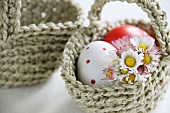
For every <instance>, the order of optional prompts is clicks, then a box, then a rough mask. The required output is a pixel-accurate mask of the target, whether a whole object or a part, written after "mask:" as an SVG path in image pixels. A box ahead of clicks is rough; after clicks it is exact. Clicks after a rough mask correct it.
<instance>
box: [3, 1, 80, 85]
mask: <svg viewBox="0 0 170 113" xmlns="http://www.w3.org/2000/svg"><path fill="white" fill-rule="evenodd" d="M81 11H82V10H81V8H80V7H79V5H77V4H74V3H73V2H72V1H70V0H1V1H0V87H14V86H23V85H30V84H35V83H38V82H42V81H44V80H46V79H47V78H48V77H49V76H51V75H52V74H53V73H54V71H55V70H56V69H57V68H58V67H59V66H60V61H61V55H62V52H63V49H64V46H65V43H66V42H67V41H68V39H69V37H70V36H71V34H72V33H73V32H74V31H75V30H76V29H77V28H79V27H80V26H81V25H82V22H83V15H82V12H81Z"/></svg>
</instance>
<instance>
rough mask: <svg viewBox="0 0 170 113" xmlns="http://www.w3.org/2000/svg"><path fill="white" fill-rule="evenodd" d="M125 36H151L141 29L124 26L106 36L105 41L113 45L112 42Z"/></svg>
mask: <svg viewBox="0 0 170 113" xmlns="http://www.w3.org/2000/svg"><path fill="white" fill-rule="evenodd" d="M123 36H149V34H148V33H146V32H145V31H144V30H142V29H140V28H139V27H136V26H132V25H123V26H120V27H116V28H114V29H112V30H111V31H109V32H108V33H107V35H106V36H105V38H104V41H106V42H108V43H112V41H115V40H117V39H119V38H122V37H123Z"/></svg>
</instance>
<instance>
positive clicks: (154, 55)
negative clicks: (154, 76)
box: [143, 46, 161, 72]
mask: <svg viewBox="0 0 170 113" xmlns="http://www.w3.org/2000/svg"><path fill="white" fill-rule="evenodd" d="M160 57H161V55H160V51H159V48H158V47H156V46H155V47H153V48H152V49H151V50H150V51H149V52H147V53H145V54H144V59H143V63H144V66H145V67H146V68H147V70H148V72H153V71H155V70H156V69H157V67H158V65H159V61H160Z"/></svg>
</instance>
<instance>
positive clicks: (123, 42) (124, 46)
mask: <svg viewBox="0 0 170 113" xmlns="http://www.w3.org/2000/svg"><path fill="white" fill-rule="evenodd" d="M130 38H131V37H130V36H123V37H122V38H119V39H118V40H116V41H112V44H113V46H114V47H115V48H116V49H117V55H119V56H120V55H121V53H122V52H124V51H128V50H129V49H130V48H131V49H133V46H132V44H131V43H130Z"/></svg>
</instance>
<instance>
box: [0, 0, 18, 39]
mask: <svg viewBox="0 0 170 113" xmlns="http://www.w3.org/2000/svg"><path fill="white" fill-rule="evenodd" d="M20 9H21V0H0V42H6V41H7V40H8V38H9V37H10V35H11V34H15V33H17V32H18V31H19V29H20V17H21V12H20Z"/></svg>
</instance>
